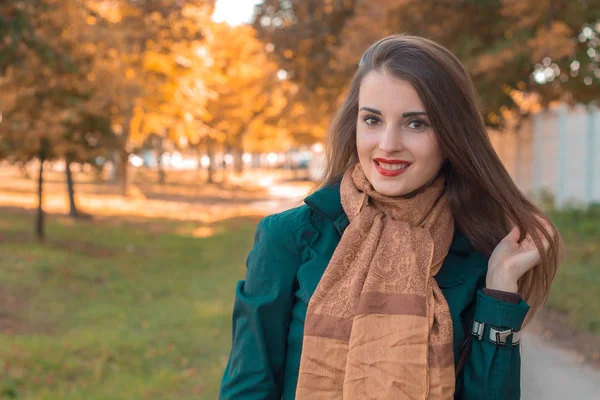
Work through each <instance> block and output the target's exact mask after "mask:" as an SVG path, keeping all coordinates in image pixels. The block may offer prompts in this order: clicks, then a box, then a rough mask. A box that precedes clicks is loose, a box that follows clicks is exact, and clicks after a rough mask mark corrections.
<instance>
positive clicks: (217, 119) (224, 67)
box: [203, 24, 294, 179]
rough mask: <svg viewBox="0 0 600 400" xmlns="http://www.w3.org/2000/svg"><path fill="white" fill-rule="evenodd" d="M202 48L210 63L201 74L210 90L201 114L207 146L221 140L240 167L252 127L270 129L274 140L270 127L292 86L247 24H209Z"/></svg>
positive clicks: (253, 132) (285, 104)
mask: <svg viewBox="0 0 600 400" xmlns="http://www.w3.org/2000/svg"><path fill="white" fill-rule="evenodd" d="M206 50H207V53H208V55H209V57H210V60H209V63H210V65H211V67H210V70H209V71H207V74H206V75H205V76H204V78H203V79H204V82H205V84H206V86H207V89H208V90H209V93H210V96H209V98H208V102H207V107H206V112H205V113H204V115H203V121H204V122H205V123H206V125H207V126H208V128H209V130H208V136H207V148H208V150H209V153H211V152H212V150H213V147H214V146H215V145H217V144H219V143H220V144H222V145H223V147H224V149H225V151H226V152H227V153H229V152H231V153H233V156H234V165H235V169H236V171H237V172H240V171H241V170H242V166H243V163H242V154H243V153H244V152H245V150H246V149H245V148H248V147H250V145H251V142H252V138H253V136H254V137H256V134H255V133H256V132H257V131H262V132H263V134H265V133H267V132H269V133H272V134H273V135H269V137H270V140H271V144H272V145H273V144H274V143H273V139H275V137H276V132H274V131H276V129H277V128H280V127H277V128H274V125H277V122H278V118H279V116H280V115H281V114H282V111H283V110H284V109H285V107H286V106H287V105H288V99H289V95H290V94H291V93H292V92H293V90H294V85H293V84H291V83H290V82H288V81H287V80H286V76H285V75H284V72H285V71H281V70H280V69H279V67H278V65H277V64H276V63H275V62H273V61H272V60H270V59H269V57H268V55H267V51H266V49H265V46H264V44H263V43H262V42H261V41H260V40H258V39H257V38H256V32H255V30H254V29H253V28H252V27H251V26H247V25H242V26H237V27H230V26H229V25H227V24H214V25H213V27H212V28H211V34H210V36H208V37H207V40H206ZM269 128H273V129H269ZM209 179H211V178H210V177H209Z"/></svg>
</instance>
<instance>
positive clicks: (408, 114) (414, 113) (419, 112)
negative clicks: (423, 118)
mask: <svg viewBox="0 0 600 400" xmlns="http://www.w3.org/2000/svg"><path fill="white" fill-rule="evenodd" d="M418 115H427V113H426V112H425V111H409V112H405V113H404V114H402V116H403V117H416V116H418Z"/></svg>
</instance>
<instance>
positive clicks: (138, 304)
mask: <svg viewBox="0 0 600 400" xmlns="http://www.w3.org/2000/svg"><path fill="white" fill-rule="evenodd" d="M257 222H258V219H257V218H249V217H245V218H236V219H230V220H226V221H223V222H221V223H218V224H215V225H211V226H201V225H199V223H186V222H181V221H179V222H173V221H165V220H162V221H161V220H146V221H144V220H131V221H124V220H114V219H113V220H100V221H93V222H92V221H77V222H73V221H72V220H70V219H67V218H65V217H50V223H49V225H48V237H49V240H48V243H47V244H45V245H37V244H35V243H34V242H33V241H32V239H31V237H30V235H29V232H30V231H31V228H32V214H30V213H26V212H22V211H16V210H14V209H8V210H7V209H2V210H0V330H1V331H2V334H0V398H1V399H4V398H6V399H48V400H50V399H52V400H54V399H56V400H58V399H60V400H68V399H77V400H81V399H86V400H94V399H98V400H100V399H102V400H107V399H128V400H130V399H153V400H156V399H178V400H179V399H191V398H199V399H211V400H212V399H215V398H216V392H217V390H218V384H219V380H220V377H221V374H222V370H223V368H224V366H225V362H226V356H227V354H228V350H229V346H230V343H231V335H230V326H231V306H232V301H233V296H234V286H235V282H236V281H237V280H238V279H240V278H242V277H243V274H244V270H245V267H244V261H245V258H246V255H247V253H248V251H249V250H250V247H251V245H252V238H253V231H254V228H255V226H256V223H257ZM197 236H204V237H197Z"/></svg>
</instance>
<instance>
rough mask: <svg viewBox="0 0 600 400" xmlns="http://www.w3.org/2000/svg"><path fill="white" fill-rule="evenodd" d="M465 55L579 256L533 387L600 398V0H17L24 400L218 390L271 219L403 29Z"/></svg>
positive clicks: (538, 341)
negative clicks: (365, 59) (240, 301)
mask: <svg viewBox="0 0 600 400" xmlns="http://www.w3.org/2000/svg"><path fill="white" fill-rule="evenodd" d="M399 32H406V33H410V34H417V35H422V36H426V37H429V38H432V39H434V40H436V41H438V42H440V43H441V44H443V45H445V46H446V47H448V48H449V49H450V50H451V51H452V52H454V54H456V55H457V56H458V57H459V58H460V60H461V61H462V62H463V63H464V65H465V66H466V68H467V70H468V71H469V73H470V75H471V77H472V79H473V81H474V82H475V85H476V86H477V90H478V92H479V94H480V96H481V101H482V109H483V112H484V116H485V119H486V123H487V124H488V126H489V132H490V137H491V139H492V142H493V144H494V146H495V148H496V150H497V152H498V154H499V155H500V157H501V159H502V161H503V162H504V164H505V166H506V168H507V170H508V171H509V172H510V174H511V176H512V177H513V179H514V180H515V181H516V182H517V184H518V185H519V187H520V188H521V189H522V190H523V192H524V193H526V194H527V195H528V196H529V197H530V198H531V199H533V200H534V201H535V202H536V203H537V204H539V205H540V206H541V207H542V208H543V209H544V210H545V211H546V212H548V213H549V215H550V216H551V217H552V219H553V221H554V222H555V223H556V224H557V226H558V227H559V229H560V231H561V232H562V234H563V236H564V238H565V241H566V243H567V251H568V258H567V261H566V263H565V264H564V265H563V266H562V269H561V270H560V272H559V274H558V275H557V277H556V280H555V284H554V287H553V290H552V293H551V296H550V299H549V304H548V307H546V309H545V310H544V311H543V312H542V313H540V316H539V317H538V318H537V319H536V321H534V323H533V324H532V326H531V327H530V328H529V330H528V331H529V333H528V335H527V337H526V340H525V341H524V344H523V354H524V357H525V360H524V363H523V376H524V380H523V388H524V389H523V390H524V395H523V397H524V398H526V399H542V398H543V399H554V398H556V399H563V398H566V397H567V396H571V397H572V398H577V399H592V398H597V397H596V396H597V394H598V393H600V386H599V385H600V383H599V382H600V370H599V369H598V367H599V366H600V110H599V108H598V106H597V101H598V100H599V98H600V68H599V62H600V0H535V1H534V0H462V1H458V0H457V1H433V0H419V1H417V0H370V1H366V0H263V1H254V0H217V1H214V0H212V1H211V0H187V1H183V0H3V1H2V2H1V3H0V398H2V399H4V398H6V399H188V398H200V399H215V398H216V397H217V390H218V386H219V381H220V378H221V374H222V371H223V368H224V367H225V363H226V361H227V356H228V352H229V349H230V345H231V307H232V303H233V296H234V288H235V283H236V282H237V281H238V280H239V279H243V277H244V274H245V265H244V261H245V259H246V256H247V254H248V251H249V250H250V248H251V246H252V240H253V232H254V228H255V226H256V223H257V222H258V220H259V219H260V218H262V217H263V216H265V215H267V214H271V213H275V212H279V211H282V210H285V209H287V208H290V207H294V206H296V205H299V204H301V201H302V199H303V197H304V196H305V194H306V193H307V192H308V191H309V190H310V188H311V186H312V184H313V182H314V180H315V179H316V178H317V177H318V176H319V173H320V170H321V167H322V161H323V144H324V142H325V135H326V131H327V127H328V124H329V122H330V120H331V118H332V115H333V113H334V112H335V110H336V108H337V107H338V106H339V104H340V101H341V100H342V99H343V96H344V94H345V90H346V86H347V84H348V82H349V80H350V79H351V77H352V75H353V73H354V71H355V70H356V67H357V63H358V60H359V59H360V56H361V55H362V53H363V52H364V50H366V48H367V47H368V46H369V45H370V44H371V43H373V42H374V41H376V40H378V39H379V38H381V37H383V36H386V35H388V34H391V33H399Z"/></svg>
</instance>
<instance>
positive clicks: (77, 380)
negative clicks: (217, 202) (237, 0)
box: [0, 208, 600, 400]
mask: <svg viewBox="0 0 600 400" xmlns="http://www.w3.org/2000/svg"><path fill="white" fill-rule="evenodd" d="M0 211H2V212H0V399H28V400H29V399H44V400H59V399H60V400H71V399H73V400H74V399H77V400H81V399H85V400H96V399H97V400H100V399H101V400H112V399H123V400H125V399H126V400H132V399H135V400H137V399H152V400H159V399H178V400H179V399H191V398H195V399H211V400H212V399H215V398H216V396H217V390H218V385H219V382H220V378H221V374H222V371H223V368H224V366H225V363H226V358H227V355H228V352H229V346H230V343H231V332H230V327H231V307H232V301H233V296H234V287H235V282H237V280H239V279H241V278H243V276H244V270H245V267H244V261H245V258H246V256H247V253H248V251H249V250H250V248H251V245H252V238H253V232H254V228H255V226H256V223H257V221H258V219H257V218H236V219H233V220H229V221H225V222H223V223H219V224H216V225H214V226H212V227H211V228H213V229H214V235H212V236H210V237H206V238H194V237H192V233H193V232H194V230H195V229H196V228H198V227H199V225H198V224H197V223H193V222H179V221H161V220H146V221H143V220H130V221H125V220H122V219H117V218H114V219H105V220H98V221H93V222H92V221H77V222H73V221H72V220H70V219H67V218H64V217H50V222H49V225H48V238H49V240H48V242H47V243H46V244H44V245H39V244H37V243H35V242H34V241H33V240H32V238H31V236H30V234H29V232H30V231H31V228H32V226H33V219H32V218H33V216H32V214H30V213H26V212H21V211H15V210H0ZM552 218H553V220H554V221H555V223H556V224H557V225H558V227H559V229H560V231H561V233H562V234H563V237H564V238H565V241H566V244H567V251H568V258H567V262H566V263H565V264H564V265H563V266H562V268H561V269H560V272H559V274H558V276H557V278H556V280H555V284H554V286H553V289H552V293H551V296H550V301H549V304H550V306H551V307H554V308H557V309H559V310H562V311H564V312H567V313H568V315H569V318H571V319H572V321H573V322H574V324H576V325H577V326H579V327H581V328H584V329H587V330H590V331H592V332H595V333H596V334H598V335H600V325H599V322H598V321H600V208H596V209H593V210H592V211H590V212H587V213H583V212H578V211H567V212H561V213H554V214H553V215H552Z"/></svg>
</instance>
